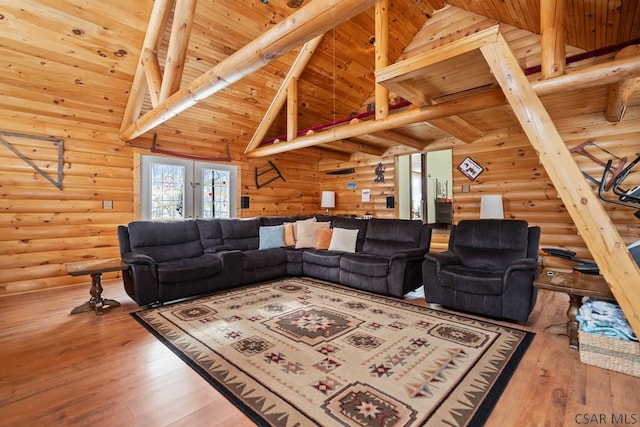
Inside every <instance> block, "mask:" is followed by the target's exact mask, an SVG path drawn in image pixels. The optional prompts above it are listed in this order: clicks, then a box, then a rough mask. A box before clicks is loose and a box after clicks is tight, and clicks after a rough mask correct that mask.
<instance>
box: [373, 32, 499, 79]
mask: <svg viewBox="0 0 640 427" xmlns="http://www.w3.org/2000/svg"><path fill="white" fill-rule="evenodd" d="M497 35H498V26H497V25H493V26H491V27H488V28H485V29H483V30H479V31H478V32H476V33H473V34H471V35H468V36H466V37H463V38H461V39H458V40H456V41H454V42H451V43H447V44H446V45H444V46H441V47H439V48H437V49H431V50H427V51H425V52H422V53H419V54H417V55H414V56H412V57H410V58H407V59H404V60H402V61H399V62H396V63H395V64H392V65H389V66H388V67H386V68H384V69H382V70H376V82H377V83H379V84H382V85H385V86H386V85H387V84H392V83H397V82H402V81H406V80H409V79H412V78H414V77H417V76H419V75H420V74H421V73H422V72H423V70H424V68H425V67H428V66H429V65H433V64H437V63H439V62H442V61H444V60H446V59H451V58H455V57H457V56H458V55H461V54H463V53H466V52H471V51H474V50H476V49H478V48H479V47H482V46H484V45H487V44H492V43H494V42H495V40H496V37H497Z"/></svg>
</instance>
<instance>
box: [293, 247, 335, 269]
mask: <svg viewBox="0 0 640 427" xmlns="http://www.w3.org/2000/svg"><path fill="white" fill-rule="evenodd" d="M341 257H342V252H333V251H326V250H322V249H306V250H305V251H304V253H303V254H302V260H303V262H305V263H309V264H315V265H321V266H323V267H340V258H341Z"/></svg>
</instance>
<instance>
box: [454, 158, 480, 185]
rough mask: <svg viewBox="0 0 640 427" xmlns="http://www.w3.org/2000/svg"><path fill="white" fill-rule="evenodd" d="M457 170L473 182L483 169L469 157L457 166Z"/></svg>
mask: <svg viewBox="0 0 640 427" xmlns="http://www.w3.org/2000/svg"><path fill="white" fill-rule="evenodd" d="M458 170H459V171H460V172H462V174H463V175H464V176H466V177H467V178H469V179H470V180H471V181H473V180H474V179H476V178H477V177H478V175H480V174H481V173H482V171H483V170H484V168H483V167H482V166H480V165H479V164H477V163H476V162H475V161H474V160H473V159H472V158H471V157H467V158H465V159H464V160H463V161H462V163H460V164H459V165H458Z"/></svg>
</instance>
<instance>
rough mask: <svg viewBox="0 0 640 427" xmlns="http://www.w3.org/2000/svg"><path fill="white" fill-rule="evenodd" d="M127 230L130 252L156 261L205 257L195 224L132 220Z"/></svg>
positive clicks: (191, 222)
mask: <svg viewBox="0 0 640 427" xmlns="http://www.w3.org/2000/svg"><path fill="white" fill-rule="evenodd" d="M128 228H129V246H130V248H131V252H134V253H138V254H143V255H147V256H150V257H151V258H153V259H154V260H155V261H156V262H165V261H172V260H176V259H180V258H192V257H197V256H201V255H203V254H204V249H203V247H202V244H201V243H200V235H199V233H198V227H197V226H196V223H195V221H191V220H179V221H135V222H132V223H130V224H129V226H128Z"/></svg>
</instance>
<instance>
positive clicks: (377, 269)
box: [340, 254, 389, 277]
mask: <svg viewBox="0 0 640 427" xmlns="http://www.w3.org/2000/svg"><path fill="white" fill-rule="evenodd" d="M340 268H341V269H343V270H345V271H349V272H351V273H356V274H360V275H362V276H369V277H380V276H385V277H386V276H387V274H389V258H387V257H380V256H377V255H371V254H345V255H343V256H342V258H341V259H340Z"/></svg>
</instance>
